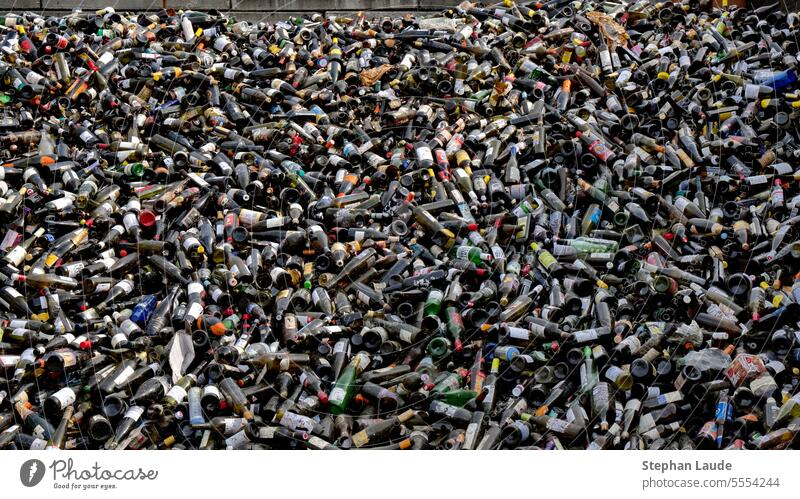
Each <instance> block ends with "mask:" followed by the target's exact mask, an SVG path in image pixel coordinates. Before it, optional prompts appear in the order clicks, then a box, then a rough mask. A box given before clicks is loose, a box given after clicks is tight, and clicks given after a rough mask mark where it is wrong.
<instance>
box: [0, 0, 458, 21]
mask: <svg viewBox="0 0 800 499" xmlns="http://www.w3.org/2000/svg"><path fill="white" fill-rule="evenodd" d="M459 1H460V0H181V1H178V0H167V7H172V8H175V9H193V10H207V9H217V10H219V11H220V12H225V13H232V15H234V17H236V18H237V19H242V20H249V21H258V20H270V21H275V20H281V19H286V18H287V17H289V16H291V15H302V14H309V13H314V12H320V13H325V14H330V15H335V14H337V13H340V12H341V13H345V12H353V11H358V10H364V11H370V12H369V13H370V14H371V15H373V16H376V17H381V16H401V15H403V14H406V13H408V12H419V11H437V10H441V9H442V8H443V7H445V6H447V5H456V4H458V3H459ZM161 2H162V0H0V12H8V11H15V12H19V11H24V10H29V11H33V12H40V13H44V14H45V15H47V14H51V13H52V14H65V13H67V12H68V11H70V10H72V9H73V8H74V7H76V6H78V5H79V6H80V8H81V9H83V10H84V11H89V10H97V9H101V8H103V7H106V6H107V5H111V6H113V7H114V8H115V9H116V10H117V11H144V10H159V9H161V6H162V3H161Z"/></svg>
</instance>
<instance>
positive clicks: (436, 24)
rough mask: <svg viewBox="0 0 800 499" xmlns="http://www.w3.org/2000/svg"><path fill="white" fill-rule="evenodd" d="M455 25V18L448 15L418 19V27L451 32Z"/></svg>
mask: <svg viewBox="0 0 800 499" xmlns="http://www.w3.org/2000/svg"><path fill="white" fill-rule="evenodd" d="M456 26H457V25H456V20H455V19H451V18H449V17H426V18H424V19H420V20H419V27H420V29H432V30H436V31H450V32H453V31H455V30H456Z"/></svg>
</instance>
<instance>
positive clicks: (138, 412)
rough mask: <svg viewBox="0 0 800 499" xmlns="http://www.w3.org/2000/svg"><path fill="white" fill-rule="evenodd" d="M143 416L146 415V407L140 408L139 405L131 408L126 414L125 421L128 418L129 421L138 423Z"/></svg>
mask: <svg viewBox="0 0 800 499" xmlns="http://www.w3.org/2000/svg"><path fill="white" fill-rule="evenodd" d="M142 414H144V407H140V406H138V405H135V406H133V407H131V408H129V409H128V410H127V411H126V412H125V416H124V418H123V419H125V418H127V419H132V420H134V421H138V420H139V418H141V417H142Z"/></svg>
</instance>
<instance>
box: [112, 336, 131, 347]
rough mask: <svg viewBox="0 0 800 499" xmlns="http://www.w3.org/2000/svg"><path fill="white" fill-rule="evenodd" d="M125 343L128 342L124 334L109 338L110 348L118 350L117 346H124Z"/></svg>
mask: <svg viewBox="0 0 800 499" xmlns="http://www.w3.org/2000/svg"><path fill="white" fill-rule="evenodd" d="M126 341H128V337H127V336H126V335H125V333H117V334H115V335H114V336H112V337H111V348H119V346H120V345H123V344H125V342H126Z"/></svg>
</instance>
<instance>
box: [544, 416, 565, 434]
mask: <svg viewBox="0 0 800 499" xmlns="http://www.w3.org/2000/svg"><path fill="white" fill-rule="evenodd" d="M545 427H546V428H547V429H548V430H551V431H554V432H556V433H565V432H566V431H567V428H568V427H569V422H568V421H564V420H563V419H557V418H550V419H548V420H547V424H545Z"/></svg>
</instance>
